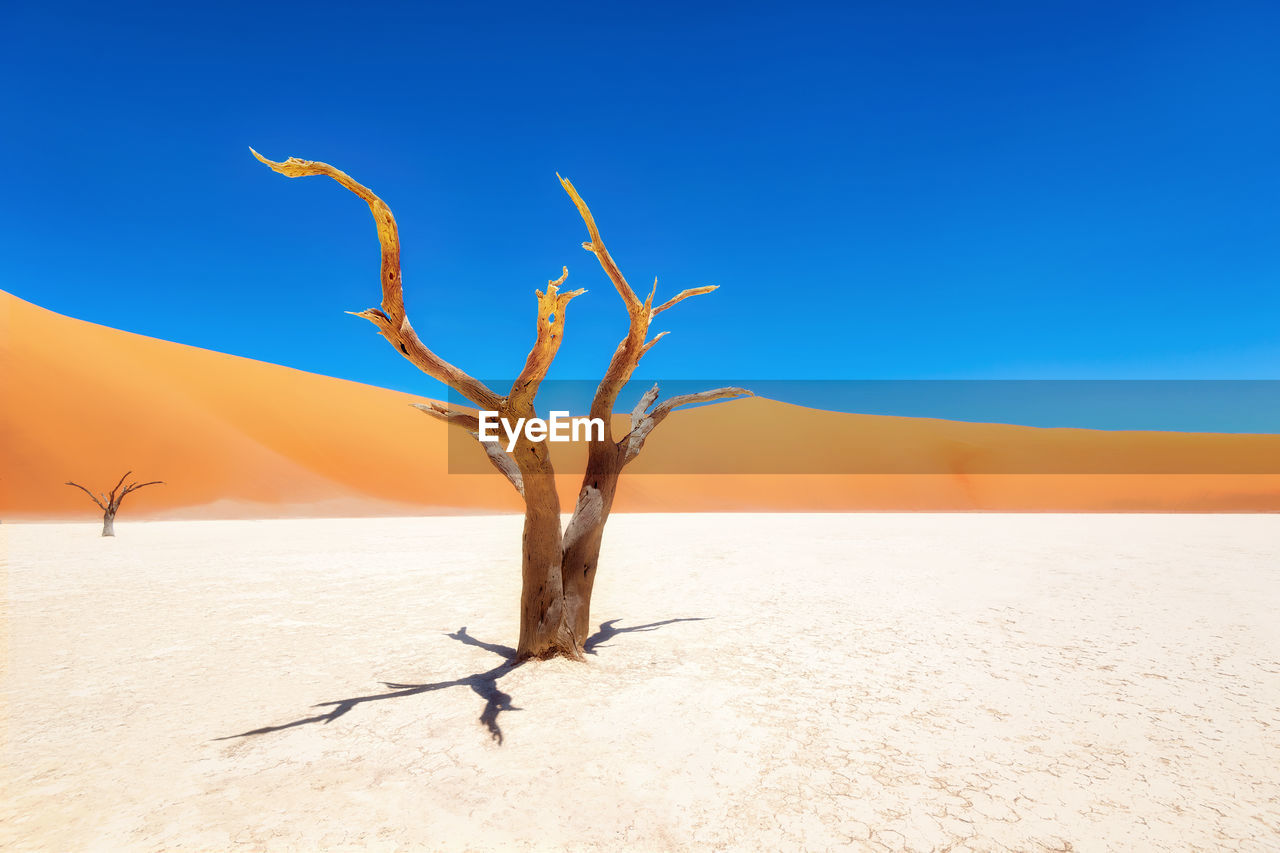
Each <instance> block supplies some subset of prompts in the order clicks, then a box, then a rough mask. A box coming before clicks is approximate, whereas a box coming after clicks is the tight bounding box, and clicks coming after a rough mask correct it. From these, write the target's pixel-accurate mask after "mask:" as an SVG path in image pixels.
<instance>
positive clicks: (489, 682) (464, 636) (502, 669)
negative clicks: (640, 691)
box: [214, 616, 710, 745]
mask: <svg viewBox="0 0 1280 853" xmlns="http://www.w3.org/2000/svg"><path fill="white" fill-rule="evenodd" d="M708 618H710V617H706V616H690V617H685V618H680V619H665V620H663V621H661V622H650V623H648V624H646V625H634V626H632V627H630V628H618V627H616V626H617V623H618V622H620V621H621V620H619V619H610V620H609V621H607V622H601V623H600V628H599V630H597V631H596V632H595V633H594V634H592V635H591V636H590V637H589V638H588V639H587V642H586V643H584V644H583V647H582V648H583V651H585V652H587V653H588V654H593V655H594V654H595V653H596V652H595V650H596V649H597V648H599V647H600V646H601V644H602V643H604V642H606V641H608V640H612V639H613V638H614V637H616V636H618V635H619V634H630V633H634V632H642V631H656V630H657V629H658V628H661V627H662V626H664V625H671V624H673V623H675V622H701V621H703V620H704V619H708ZM445 636H446V637H448V638H449V639H451V640H457V641H458V642H460V643H462V644H463V645H467V646H475V647H477V648H481V649H484V650H485V651H488V652H492V653H493V654H495V655H498V656H499V657H501V658H502V659H503V662H502V663H500V664H498V665H497V666H495V667H494V668H493V669H489V670H485V671H484V672H476V673H472V674H471V675H467V676H464V677H462V678H455V679H453V680H452V681H436V682H433V683H431V684H400V683H397V682H394V681H383V682H381V683H382V686H383V687H386V688H387V692H385V693H372V694H369V695H368V696H352V697H349V698H346V699H339V700H336V701H333V702H321V703H319V704H317V705H315V706H313V707H316V708H332V710H330V711H326V712H325V713H322V714H315V715H313V716H310V717H303V718H302V719H298V720H294V721H292V722H289V723H282V724H280V725H278V726H263V727H262V728H258V729H250V730H249V731H247V732H240V733H239V734H234V735H224V736H223V737H219V738H214V740H215V741H219V740H234V739H236V738H244V737H256V736H258V735H265V734H271V733H272V732H282V731H285V730H286V729H293V728H297V727H299V726H306V725H311V724H313V723H320V724H322V725H328V724H329V723H332V722H333V721H334V720H336V719H338V718H339V717H342V716H343V715H345V714H347V713H349V712H350V711H351V710H352V709H353V708H355V707H356V706H357V705H364V704H366V703H368V702H380V701H382V700H384V699H402V698H404V697H407V696H417V695H418V694H420V693H432V692H434V691H437V690H447V689H448V688H450V687H469V688H470V689H471V691H472V692H473V693H475V694H476V695H477V696H479V697H480V698H481V699H484V702H485V705H484V710H483V711H482V712H481V713H480V723H481V725H483V726H484V727H485V729H487V730H488V732H489V736H490V737H492V738H493V739H494V740H495V741H496V742H497V743H498V744H499V745H501V744H502V741H503V735H502V728H501V727H500V726H499V725H498V717H499V715H501V714H502V713H503V712H505V711H519V710H521V709H520V708H518V707H516V706H515V705H513V704H511V696H510V695H509V694H507V693H505V692H503V691H502V690H501V689H500V688H499V687H498V680H499V679H501V678H502V677H503V676H505V675H506V674H507V673H509V672H512V671H513V670H516V669H519V668H520V667H521V666H523V665H524V663H525V661H517V660H516V659H515V656H516V650H515V649H513V648H511V647H510V646H503V645H500V644H498V643H486V642H484V641H483V640H479V639H477V638H475V637H473V636H471V635H470V634H468V633H467V628H466V626H465V625H464V626H462V627H461V628H459V629H458V630H457V631H455V632H454V633H452V634H445Z"/></svg>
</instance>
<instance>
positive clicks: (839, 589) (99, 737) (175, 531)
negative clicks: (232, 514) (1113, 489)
mask: <svg viewBox="0 0 1280 853" xmlns="http://www.w3.org/2000/svg"><path fill="white" fill-rule="evenodd" d="M520 524H521V521H520V519H519V518H517V517H511V516H505V517H502V516H499V517H470V518H468V517H452V518H440V517H436V518H416V519H346V520H337V521H326V520H289V521H195V522H140V521H130V519H129V517H128V514H127V511H126V512H125V513H123V514H122V515H121V517H120V519H119V520H118V522H117V532H118V536H117V538H116V539H115V540H103V539H100V538H99V537H98V535H97V534H98V526H99V525H98V524H97V523H95V522H94V521H92V520H91V519H90V520H86V521H85V522H84V523H78V524H3V525H0V537H3V541H4V550H5V552H6V553H7V557H8V568H7V588H8V589H7V597H6V599H5V606H6V612H5V614H4V616H5V625H6V642H7V644H8V649H7V666H6V670H5V673H4V681H3V687H4V711H5V715H6V719H5V721H4V724H5V726H6V727H7V731H6V732H5V735H4V741H5V748H4V763H5V766H4V770H3V783H4V788H3V791H2V792H0V847H4V848H6V849H16V850H48V851H75V850H85V849H91V850H114V849H128V850H175V849H189V850H225V849H243V850H292V849H300V850H311V849H324V850H344V849H354V850H394V849H418V848H429V849H445V850H453V849H504V850H505V849H526V848H536V849H558V848H569V849H597V848H603V849H619V848H623V847H626V848H634V849H642V850H651V849H676V848H684V847H689V846H696V847H701V848H745V849H770V850H773V849H777V850H788V849H802V848H804V849H813V850H819V849H828V848H852V849H863V848H865V849H874V850H879V849H890V850H901V849H908V850H931V849H937V850H946V849H950V850H964V849H974V850H1003V849H1006V848H1008V849H1014V850H1028V849H1041V848H1048V849H1057V850H1063V849H1075V850H1099V849H1123V850H1140V849H1170V850H1187V849H1193V848H1202V849H1215V850H1216V849H1245V850H1274V849H1276V848H1277V846H1280V802H1278V801H1277V799H1276V791H1277V790H1280V627H1278V626H1280V620H1278V618H1277V614H1278V613H1280V516H1258V515H1255V516H1231V515H1220V516H1208V515H1201V516H1185V515H1166V516H1141V515H1111V516H1100V515H1020V516H1018V515H875V514H868V515H825V516H824V515H754V516H753V515H648V516H645V515H632V516H619V517H615V518H614V519H613V520H612V522H611V523H610V526H609V529H608V532H607V534H606V545H605V552H604V555H603V557H602V560H601V567H602V568H601V577H600V580H599V582H598V583H597V592H596V601H595V607H594V615H595V617H596V619H595V621H597V622H603V623H605V624H604V626H603V628H602V631H601V633H600V634H598V635H597V637H596V638H595V639H594V640H593V643H592V651H593V652H594V655H593V656H592V657H591V659H590V662H589V663H588V664H586V665H583V664H575V663H571V662H568V661H554V662H550V663H534V664H527V665H524V666H520V667H516V668H512V667H510V666H508V665H507V664H506V663H505V661H504V656H505V655H506V654H507V653H508V651H509V650H508V649H506V648H504V646H505V645H510V644H511V643H513V641H514V638H515V634H516V604H517V583H518V582H517V578H518V573H519V570H518V566H519V562H518V553H517V548H518V543H519V537H520ZM464 626H465V630H464Z"/></svg>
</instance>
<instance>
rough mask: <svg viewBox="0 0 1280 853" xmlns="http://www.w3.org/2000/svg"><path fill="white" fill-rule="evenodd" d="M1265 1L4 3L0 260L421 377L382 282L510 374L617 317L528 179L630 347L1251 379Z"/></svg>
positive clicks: (1272, 297) (260, 338) (429, 321)
mask: <svg viewBox="0 0 1280 853" xmlns="http://www.w3.org/2000/svg"><path fill="white" fill-rule="evenodd" d="M1277 9H1278V7H1276V6H1275V4H1273V3H1231V2H1227V3H1201V4H1186V3H1178V2H1166V3H1152V4H1126V3H1115V2H1111V3H1098V4H1091V3H1078V2H1076V3H1055V2H1036V3H1025V2H1017V3H1015V2H995V3H975V4H960V3H954V2H938V3H912V2H892V3H890V2H885V3H875V4H869V3H864V4H857V3H842V4H832V5H808V4H803V3H794V2H791V3H785V4H760V3H750V2H747V3H736V4H699V5H688V4H663V3H645V4H609V3H596V4H550V3H549V4H531V3H524V4H502V3H488V4H483V5H480V4H474V5H470V6H464V5H463V4H437V3H406V4H398V3H394V2H391V3H380V4H369V5H364V6H357V5H355V4H352V5H349V6H347V7H345V8H343V7H341V6H327V5H325V4H323V3H320V4H316V3H312V4H306V5H298V4H278V5H271V6H267V5H264V4H245V5H240V6H236V5H235V4H216V6H215V5H212V4H211V5H207V6H195V5H191V6H190V7H188V6H186V4H163V5H161V4H155V5H148V4H132V5H124V6H117V5H113V4H84V5H62V6H53V7H51V6H48V5H44V4H35V3H27V4H24V5H22V6H18V7H16V8H14V7H10V9H9V11H7V12H6V19H7V21H6V27H5V32H4V33H3V34H2V35H0V39H3V41H2V42H0V62H2V63H3V64H4V75H5V85H4V86H3V87H0V110H2V112H3V115H4V116H5V118H4V119H3V132H2V133H0V153H3V156H4V162H5V165H6V169H5V173H6V174H5V185H6V186H5V190H6V192H5V201H4V202H3V204H0V287H3V289H6V290H9V291H10V292H12V293H14V294H16V295H18V296H20V297H22V298H24V299H28V300H30V301H33V302H35V303H37V304H40V305H43V306H45V307H48V308H51V309H53V310H55V311H59V312H61V313H65V314H69V315H72V316H76V317H79V318H82V319H86V320H91V321H94V322H98V323H104V324H107V325H110V326H115V327H118V328H123V329H128V330H130V331H135V332H140V333H143V334H148V335H153V336H156V337H161V338H166V339H170V340H176V341H181V342H183V343H188V344H193V345H197V346H202V347H208V348H211V349H216V350H221V351H224V352H230V353H235V354H238V355H243V356H248V357H252V358H257V359H263V360H266V361H271V362H276V363H279V364H286V365H290V366H293V367H297V368H301V369H304V370H310V371H315V372H319V373H324V374H329V375H332V376H340V377H345V378H349V379H353V380H357V381H362V382H369V383H373V384H377V385H382V386H386V387H392V388H398V389H401V390H406V391H411V392H415V393H422V394H433V395H437V396H438V395H440V394H441V393H442V392H441V390H440V389H439V387H438V386H436V385H435V384H434V383H433V382H431V381H430V380H428V379H426V377H423V376H421V375H420V374H418V373H417V371H416V370H414V368H413V367H412V366H411V365H409V364H408V363H407V362H405V361H403V360H402V359H400V358H399V357H398V356H397V355H396V354H395V353H394V352H392V351H391V349H390V348H389V347H388V346H387V345H386V344H385V342H383V341H382V340H381V339H380V338H378V337H377V336H376V334H375V332H374V330H373V328H372V327H371V326H369V325H368V324H367V323H365V322H363V321H361V320H358V319H356V318H352V317H348V316H346V315H344V314H343V313H342V312H343V311H344V310H359V309H362V308H366V307H369V306H370V305H373V304H375V303H376V302H377V300H378V282H377V264H378V260H377V259H378V251H377V243H376V238H375V235H374V231H373V226H372V223H371V221H370V218H369V215H368V211H367V209H366V208H365V207H364V206H363V205H362V204H361V203H360V202H359V201H358V200H357V199H356V198H355V197H353V196H351V195H349V194H348V193H346V192H345V191H343V190H342V189H341V188H340V187H338V186H337V185H336V184H333V183H332V182H330V181H325V180H323V179H320V178H309V179H305V180H292V181H291V180H288V179H285V178H283V177H281V176H278V175H275V174H273V173H271V172H270V171H268V170H267V169H266V168H265V167H263V166H261V165H259V164H258V163H257V162H256V161H254V160H253V159H252V158H251V157H250V155H249V151H248V146H250V145H252V146H254V147H255V148H257V149H258V150H259V151H261V152H263V154H265V155H267V156H269V157H273V158H276V159H283V158H284V157H287V156H291V155H292V156H299V157H304V158H307V159H318V160H325V161H327V162H330V163H333V164H335V165H337V166H338V167H339V168H342V169H344V170H346V171H348V172H349V173H351V174H352V175H353V176H355V177H356V178H357V179H358V180H360V181H362V182H364V183H366V184H367V185H369V186H370V187H371V188H373V189H374V190H375V191H376V192H378V193H379V194H381V195H382V196H383V198H384V199H386V201H387V202H388V203H389V204H390V205H391V207H392V209H393V210H394V211H395V213H396V215H397V217H398V219H399V222H400V228H401V236H402V240H403V244H404V258H403V260H404V264H403V267H404V277H405V282H406V299H407V303H408V306H409V312H410V317H411V319H412V320H413V322H414V325H415V326H416V327H417V329H418V330H419V333H420V334H421V335H422V337H423V338H424V340H426V341H427V342H428V344H429V345H431V346H432V347H433V348H435V349H436V350H437V351H438V352H440V353H441V354H442V355H443V356H445V357H446V358H449V359H451V360H453V361H455V362H456V363H458V364H459V365H460V366H462V367H464V368H465V369H467V370H469V371H470V372H472V373H474V374H476V375H481V376H488V377H497V376H511V375H512V374H514V373H515V372H517V371H518V369H519V366H520V365H521V364H522V363H523V359H524V355H525V354H526V353H527V351H528V347H529V344H530V342H531V339H532V324H533V318H534V310H533V309H534V299H533V291H534V289H535V288H538V287H542V286H544V285H545V282H546V280H547V279H548V278H553V277H555V276H556V275H558V273H559V270H560V267H561V266H562V265H568V267H569V270H570V278H569V285H570V286H575V287H586V288H588V290H589V291H590V292H589V293H588V294H587V296H585V297H583V298H581V299H579V300H576V301H575V302H574V303H573V305H572V307H571V309H570V311H569V315H568V323H569V327H568V332H567V336H566V343H565V345H564V348H563V349H562V351H561V354H560V358H559V360H558V363H557V365H556V368H555V371H554V373H553V376H555V377H557V378H562V379H581V378H591V377H595V376H598V375H599V373H600V371H601V370H602V368H603V366H604V364H605V363H606V361H607V359H608V357H609V355H610V353H611V352H612V350H613V347H614V346H615V344H616V343H617V340H618V339H619V337H620V336H621V335H622V333H623V331H624V329H625V325H626V320H625V313H624V312H623V310H622V307H621V303H620V302H619V300H618V298H617V296H616V295H615V294H614V293H613V292H612V290H611V288H610V286H609V283H608V281H607V279H606V278H605V277H604V274H603V273H602V272H601V271H600V268H599V266H598V265H597V264H596V262H595V260H594V258H593V257H592V256H591V255H589V254H587V253H586V252H584V251H583V250H582V249H581V248H580V243H581V241H582V240H583V239H585V232H584V229H583V226H582V224H581V221H580V220H579V219H578V217H577V214H576V212H575V211H574V208H573V206H572V204H571V203H570V202H569V200H568V198H567V197H566V196H565V195H564V193H563V192H562V191H561V189H560V187H559V185H558V183H557V181H556V177H555V173H556V171H559V172H560V173H562V174H564V175H565V176H567V177H570V178H571V179H572V180H573V181H574V183H575V185H576V186H577V187H578V188H579V190H580V191H581V192H582V194H583V196H584V197H585V198H586V199H587V201H588V202H589V203H590V204H591V206H592V208H593V210H594V211H595V213H596V216H597V219H598V221H599V222H600V224H601V227H602V228H603V230H604V235H605V238H606V240H607V242H608V244H609V246H610V249H611V250H612V252H613V254H614V256H615V257H616V258H617V259H618V260H619V262H620V264H621V265H622V267H623V270H624V271H625V272H626V273H627V274H628V276H629V278H630V279H631V280H632V282H633V283H634V284H635V285H636V288H637V289H641V288H645V289H647V286H648V285H649V284H650V283H651V282H652V279H653V277H654V276H655V275H656V276H658V279H659V295H660V297H661V296H662V295H663V294H665V295H670V294H672V293H674V292H676V291H677V290H679V289H682V288H685V287H691V286H695V285H701V284H708V283H713V284H719V285H721V286H722V287H721V289H720V290H719V291H717V292H716V293H715V294H712V295H710V296H707V297H701V298H699V299H697V300H692V301H690V302H687V303H685V304H682V305H681V306H680V308H679V309H677V310H674V311H671V312H668V313H666V314H664V315H663V316H662V317H661V318H660V322H659V323H658V324H657V325H656V326H655V329H659V330H660V329H669V330H670V331H671V332H672V334H671V335H669V336H668V337H667V338H665V339H664V340H663V342H662V343H661V344H660V345H658V346H657V347H656V348H655V349H654V350H652V351H651V352H650V354H649V355H648V356H647V357H646V362H645V365H644V368H643V372H644V373H646V374H647V375H650V376H670V377H677V378H696V377H702V376H708V377H743V378H760V379H788V378H796V379H917V378H930V379H997V378H1016V379H1039V378H1054V379H1115V378H1123V379H1148V378H1167V379H1203V378H1213V379H1244V378H1249V379H1275V378H1280V335H1277V331H1276V330H1277V328H1280V322H1278V319H1280V287H1277V284H1278V282H1280V241H1278V240H1277V236H1278V228H1280V215H1278V214H1280V156H1277V152H1280V51H1277V50H1276V49H1275V45H1276V43H1277V38H1278V36H1280V11H1277Z"/></svg>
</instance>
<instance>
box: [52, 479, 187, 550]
mask: <svg viewBox="0 0 1280 853" xmlns="http://www.w3.org/2000/svg"><path fill="white" fill-rule="evenodd" d="M132 473H133V472H132V471H125V472H124V477H121V478H120V482H118V483H116V487H115V488H114V489H112V490H111V494H103V493H102V492H99V493H98V495H94V493H93V492H91V491H89V490H88V489H86V488H85V487H84V486H82V485H80V484H79V483H73V482H71V481H70V480H68V481H67V482H66V483H65V485H68V486H75V487H76V488H77V489H79V490H80V491H82V492H84V493H85V494H86V495H88V496H89V499H90V500H92V501H93V502H94V503H96V504H97V505H98V508H99V509H101V510H102V535H103V536H115V535H116V513H117V512H118V511H119V510H120V502H121V501H123V500H124V496H125V495H127V494H129V493H130V492H136V491H138V489H142V488H146V487H147V486H161V485H164V481H163V480H152V481H151V482H149V483H130V484H129V485H127V486H124V481H125V478H126V477H128V476H129V475H130V474H132ZM121 486H124V488H123V489H121V488H120V487H121ZM117 492H119V494H116V493H117ZM99 496H101V498H102V500H98V497H99Z"/></svg>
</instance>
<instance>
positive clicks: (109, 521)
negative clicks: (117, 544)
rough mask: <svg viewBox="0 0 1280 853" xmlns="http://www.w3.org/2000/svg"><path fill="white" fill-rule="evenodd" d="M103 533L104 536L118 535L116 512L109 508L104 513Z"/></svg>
mask: <svg viewBox="0 0 1280 853" xmlns="http://www.w3.org/2000/svg"><path fill="white" fill-rule="evenodd" d="M102 535H103V536H115V535H116V514H115V513H114V512H112V511H111V510H107V511H106V512H105V513H103V515H102Z"/></svg>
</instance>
